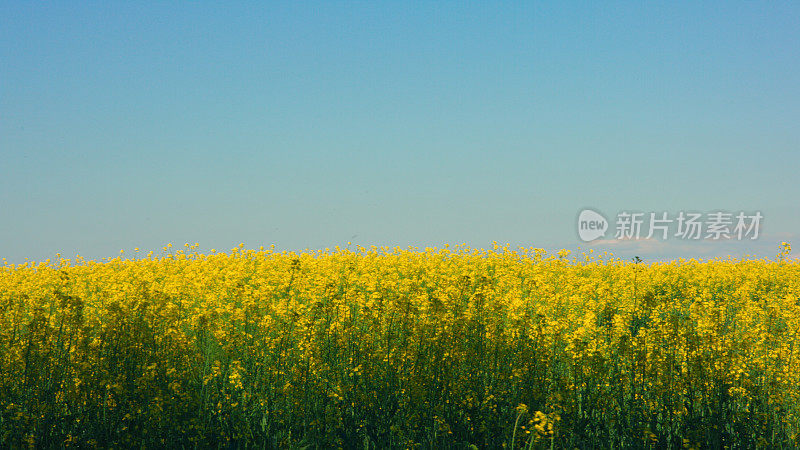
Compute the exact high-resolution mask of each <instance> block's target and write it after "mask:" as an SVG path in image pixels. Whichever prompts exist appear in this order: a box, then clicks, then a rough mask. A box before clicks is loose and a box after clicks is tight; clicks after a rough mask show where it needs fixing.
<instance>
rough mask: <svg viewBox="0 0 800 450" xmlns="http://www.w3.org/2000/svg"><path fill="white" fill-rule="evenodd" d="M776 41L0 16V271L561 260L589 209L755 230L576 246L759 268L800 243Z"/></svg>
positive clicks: (733, 17)
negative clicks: (367, 260)
mask: <svg viewBox="0 0 800 450" xmlns="http://www.w3.org/2000/svg"><path fill="white" fill-rule="evenodd" d="M797 23H800V5H799V4H798V3H797V2H703V3H700V2H662V3H655V2H646V3H645V2H611V3H602V4H601V3H600V2H549V3H533V2H519V3H511V2H506V3H497V4H493V5H488V4H480V3H477V2H475V3H466V2H418V3H413V2H291V3H290V2H287V3H285V4H283V3H281V4H279V3H268V2H252V3H244V2H240V3H237V4H235V5H229V4H228V5H222V4H211V3H207V2H192V3H188V2H187V3H177V2H176V3H170V4H165V3H163V2H158V3H150V2H92V3H86V2H15V1H0V61H2V64H0V155H1V156H0V158H2V163H0V257H5V258H7V259H8V260H9V261H10V262H21V261H23V260H24V258H31V259H36V260H41V259H44V258H48V257H52V256H53V255H55V253H57V252H61V253H63V254H65V255H74V254H76V253H80V254H81V255H83V256H85V257H87V258H95V259H99V258H102V257H106V256H114V255H116V254H118V253H119V250H120V249H125V250H131V249H133V248H134V247H139V248H142V249H147V250H150V249H154V250H158V249H160V248H161V246H163V245H164V244H166V243H168V242H171V243H174V244H175V245H176V246H180V245H182V244H183V243H184V242H190V243H194V242H199V243H200V244H201V247H202V248H203V249H205V250H208V249H210V248H217V249H229V248H231V247H233V246H235V245H237V244H238V243H239V242H244V243H245V244H246V245H247V246H248V247H251V248H255V247H258V246H259V245H270V244H275V245H276V246H277V248H278V249H286V250H302V249H304V248H311V249H316V248H324V247H333V246H334V245H346V243H347V242H348V241H351V242H353V243H354V244H361V245H372V244H376V245H390V246H395V245H399V246H403V247H405V246H409V245H414V246H423V247H424V246H432V245H439V246H441V245H443V244H446V243H451V244H452V243H462V242H466V243H468V244H470V245H472V246H475V247H486V246H489V245H491V242H492V241H493V240H497V241H500V242H509V243H511V244H512V245H513V246H516V245H523V246H526V247H529V246H534V247H544V248H547V249H559V248H573V249H574V248H576V247H577V246H578V245H581V242H580V240H579V238H578V234H577V225H576V218H577V215H578V212H579V211H580V210H581V209H583V208H585V207H591V208H593V209H595V210H597V211H601V212H602V213H604V214H605V215H606V217H608V218H609V219H612V220H613V217H614V216H615V215H616V214H617V213H618V212H620V211H642V212H650V211H654V212H660V211H668V212H670V213H671V214H677V212H679V211H698V212H703V213H710V212H713V211H717V210H724V211H731V212H738V211H745V212H755V211H760V212H761V214H763V216H764V222H763V225H762V229H761V236H760V237H759V239H758V240H756V241H741V242H736V241H727V242H722V241H717V242H688V241H680V240H677V239H667V240H666V241H663V242H644V243H642V242H626V243H615V242H608V241H609V240H607V239H606V240H603V242H602V243H598V244H595V245H593V246H591V247H594V248H596V249H597V250H605V249H610V250H613V251H617V252H618V254H620V255H621V256H625V257H629V256H631V255H634V254H636V255H641V256H644V257H645V258H647V259H650V260H657V259H668V258H674V257H678V256H683V257H711V256H724V255H728V254H733V255H734V256H740V255H741V254H743V253H749V254H756V255H757V256H774V255H775V254H776V253H777V247H778V244H779V243H780V242H781V241H784V240H788V241H790V242H792V239H794V241H795V242H796V243H797V244H796V246H797V247H800V239H797V238H798V237H800V204H799V203H798V200H797V198H798V193H799V192H798V191H800V188H798V186H800V185H798V183H797V181H798V167H800V151H798V150H800V146H799V144H800V126H798V119H799V118H800V76H798V74H800V29H798V27H797V26H796V24H797ZM611 237H613V236H611ZM583 248H587V246H586V245H584V246H583Z"/></svg>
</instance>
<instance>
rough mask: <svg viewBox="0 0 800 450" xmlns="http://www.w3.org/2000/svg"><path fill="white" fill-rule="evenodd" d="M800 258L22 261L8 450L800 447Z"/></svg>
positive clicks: (4, 381)
mask: <svg viewBox="0 0 800 450" xmlns="http://www.w3.org/2000/svg"><path fill="white" fill-rule="evenodd" d="M787 254H788V245H786V246H785V247H784V251H783V252H782V253H781V255H779V258H777V260H775V261H772V260H734V259H729V260H714V261H706V262H698V261H694V260H690V261H683V260H682V261H678V262H672V263H651V264H644V263H636V262H626V261H622V260H619V259H616V258H614V257H611V256H609V255H601V256H594V254H592V253H586V254H582V255H580V256H572V255H570V254H569V252H567V251H562V252H559V253H557V254H548V253H546V252H544V251H543V250H539V249H517V250H512V249H509V248H508V246H506V247H495V248H494V249H492V250H476V249H471V248H468V247H466V246H457V247H453V248H443V249H436V248H429V249H416V248H412V249H408V250H400V249H389V248H375V247H372V248H361V247H359V248H357V249H356V250H347V249H339V248H337V249H335V250H333V251H321V252H316V253H314V252H310V253H309V252H306V253H301V254H295V253H289V252H277V251H275V250H274V249H271V248H268V249H263V248H262V249H260V250H247V249H245V248H244V247H243V246H240V247H238V248H234V249H232V250H230V251H227V252H214V251H212V252H211V253H210V254H201V253H199V252H198V250H197V246H196V245H193V246H189V245H187V246H186V247H185V248H184V249H181V250H177V251H175V250H173V249H171V248H170V249H168V250H167V251H166V252H164V253H162V254H161V255H157V256H154V255H153V254H148V255H144V254H140V253H138V252H135V253H134V254H133V255H130V257H127V256H128V255H123V256H126V257H120V258H115V259H106V260H103V261H100V262H94V261H84V260H82V259H81V258H79V257H78V258H76V259H72V260H70V259H59V260H57V261H45V262H41V263H27V264H23V265H10V264H6V265H5V266H4V267H2V268H0V447H3V448H6V447H25V446H32V447H39V448H61V447H73V446H74V447H80V448H86V447H103V448H107V447H117V448H126V447H143V448H163V447H171V448H196V447H200V448H206V447H238V448H246V447H259V448H337V447H343V448H365V449H369V448H454V449H455V448H461V449H474V448H503V447H505V448H548V449H549V448H576V447H577V448H707V447H711V448H724V447H726V446H727V447H729V448H754V447H763V448H776V447H784V448H792V447H797V446H798V438H800V436H799V435H798V433H800V351H799V350H798V349H797V348H795V347H796V346H795V343H796V342H797V337H798V336H797V334H798V331H799V330H800V264H798V263H797V262H796V261H789V260H786V259H785V258H784V257H785V255H787ZM795 353H798V355H797V356H795Z"/></svg>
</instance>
